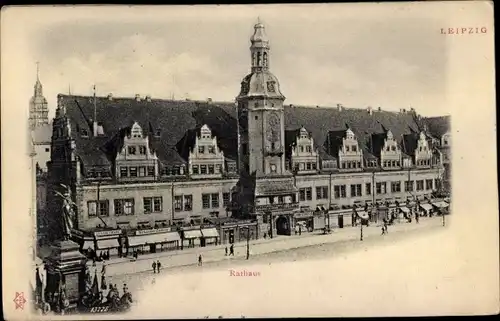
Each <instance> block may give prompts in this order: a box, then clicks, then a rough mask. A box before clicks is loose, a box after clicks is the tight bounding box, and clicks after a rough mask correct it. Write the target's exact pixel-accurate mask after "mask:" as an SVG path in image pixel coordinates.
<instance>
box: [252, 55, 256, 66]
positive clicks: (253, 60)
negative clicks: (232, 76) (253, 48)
mask: <svg viewBox="0 0 500 321" xmlns="http://www.w3.org/2000/svg"><path fill="white" fill-rule="evenodd" d="M252 66H255V52H254V53H253V54H252Z"/></svg>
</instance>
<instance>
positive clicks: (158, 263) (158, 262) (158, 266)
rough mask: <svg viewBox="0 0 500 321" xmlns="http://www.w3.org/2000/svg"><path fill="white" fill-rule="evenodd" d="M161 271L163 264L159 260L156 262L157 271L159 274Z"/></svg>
mask: <svg viewBox="0 0 500 321" xmlns="http://www.w3.org/2000/svg"><path fill="white" fill-rule="evenodd" d="M160 269H161V263H160V260H157V261H156V270H157V271H158V273H160Z"/></svg>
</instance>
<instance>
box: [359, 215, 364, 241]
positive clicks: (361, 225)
mask: <svg viewBox="0 0 500 321" xmlns="http://www.w3.org/2000/svg"><path fill="white" fill-rule="evenodd" d="M360 223H361V224H360V225H359V226H360V229H359V232H360V238H359V240H360V241H363V219H361V220H360Z"/></svg>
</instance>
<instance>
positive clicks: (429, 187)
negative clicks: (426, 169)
mask: <svg viewBox="0 0 500 321" xmlns="http://www.w3.org/2000/svg"><path fill="white" fill-rule="evenodd" d="M425 185H426V186H425V188H426V189H430V190H431V189H432V179H427V180H425Z"/></svg>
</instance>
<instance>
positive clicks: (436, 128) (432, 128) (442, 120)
mask: <svg viewBox="0 0 500 321" xmlns="http://www.w3.org/2000/svg"><path fill="white" fill-rule="evenodd" d="M423 122H424V124H426V125H427V129H428V131H429V133H430V134H431V135H432V136H434V137H438V138H441V137H442V136H443V135H444V134H445V133H446V132H448V131H449V130H450V128H451V117H450V116H439V117H427V118H424V119H423Z"/></svg>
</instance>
